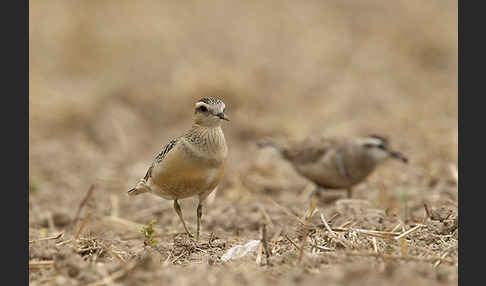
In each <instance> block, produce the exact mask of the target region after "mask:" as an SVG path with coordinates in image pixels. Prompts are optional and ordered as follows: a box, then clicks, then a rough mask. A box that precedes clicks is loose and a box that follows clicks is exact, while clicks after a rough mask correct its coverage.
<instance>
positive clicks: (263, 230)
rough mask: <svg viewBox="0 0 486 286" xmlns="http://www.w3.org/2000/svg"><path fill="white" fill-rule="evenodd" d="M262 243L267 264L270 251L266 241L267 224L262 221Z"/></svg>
mask: <svg viewBox="0 0 486 286" xmlns="http://www.w3.org/2000/svg"><path fill="white" fill-rule="evenodd" d="M261 240H262V245H263V249H264V250H265V256H266V259H267V264H268V259H269V257H270V251H269V249H268V243H267V225H266V224H265V223H264V224H263V226H262V239H261Z"/></svg>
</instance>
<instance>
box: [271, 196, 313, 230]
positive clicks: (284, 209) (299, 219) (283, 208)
mask: <svg viewBox="0 0 486 286" xmlns="http://www.w3.org/2000/svg"><path fill="white" fill-rule="evenodd" d="M269 200H270V202H272V203H273V204H274V205H275V206H276V207H278V208H279V209H281V210H282V211H283V212H284V213H285V214H287V215H289V216H291V217H293V218H295V219H296V220H297V221H299V222H300V223H301V224H303V225H307V222H306V221H305V220H303V219H301V218H300V217H298V216H296V215H295V214H293V213H292V212H290V211H289V210H288V209H287V208H285V207H283V206H281V205H279V204H278V203H277V202H276V201H274V200H272V199H269Z"/></svg>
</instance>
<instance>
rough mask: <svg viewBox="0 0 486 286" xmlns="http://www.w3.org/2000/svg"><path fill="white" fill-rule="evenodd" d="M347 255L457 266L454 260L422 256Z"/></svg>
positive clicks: (361, 253) (357, 253)
mask: <svg viewBox="0 0 486 286" xmlns="http://www.w3.org/2000/svg"><path fill="white" fill-rule="evenodd" d="M346 255H349V256H370V257H376V258H383V259H390V260H391V259H395V260H406V261H420V262H434V263H436V262H437V260H440V261H442V262H446V263H449V264H452V265H454V264H456V262H455V261H453V260H452V259H445V258H442V257H420V256H409V255H407V256H398V255H391V254H380V253H375V252H346Z"/></svg>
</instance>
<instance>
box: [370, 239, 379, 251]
mask: <svg viewBox="0 0 486 286" xmlns="http://www.w3.org/2000/svg"><path fill="white" fill-rule="evenodd" d="M371 244H372V245H373V251H374V252H375V253H378V245H377V244H376V237H372V238H371Z"/></svg>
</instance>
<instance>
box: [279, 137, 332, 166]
mask: <svg viewBox="0 0 486 286" xmlns="http://www.w3.org/2000/svg"><path fill="white" fill-rule="evenodd" d="M332 149H333V142H331V141H329V140H328V139H324V138H319V137H317V138H316V137H314V138H312V137H310V138H307V139H306V140H304V141H302V142H299V143H294V144H292V145H291V146H290V147H289V148H287V149H285V150H284V151H283V152H282V153H283V154H284V157H286V159H288V160H289V161H292V162H293V163H297V164H311V163H314V162H317V161H319V160H320V159H321V158H322V157H323V156H324V155H326V153H328V152H329V151H330V150H332Z"/></svg>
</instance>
